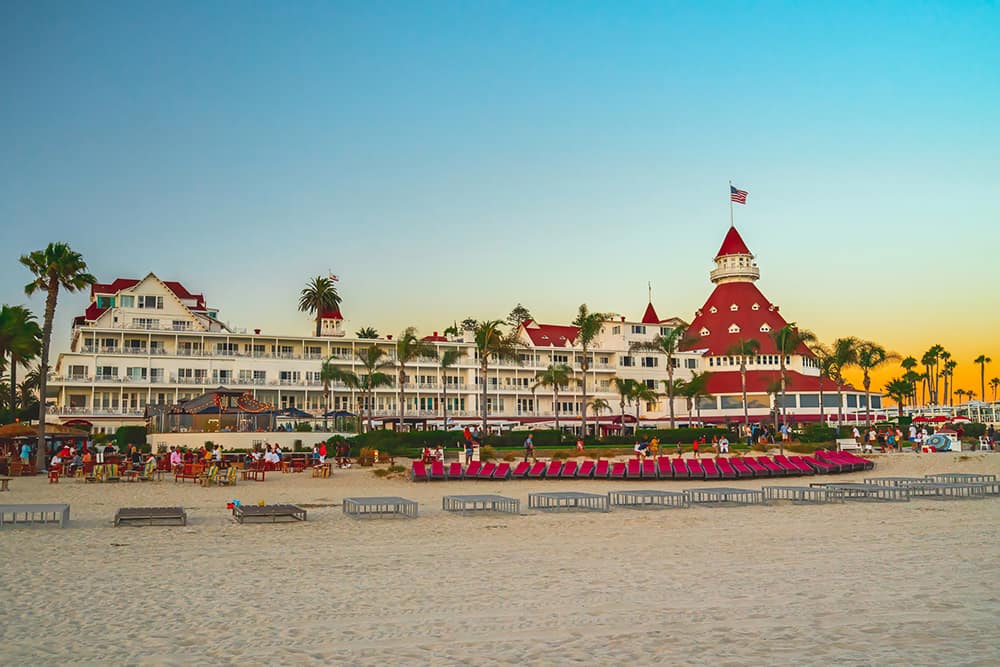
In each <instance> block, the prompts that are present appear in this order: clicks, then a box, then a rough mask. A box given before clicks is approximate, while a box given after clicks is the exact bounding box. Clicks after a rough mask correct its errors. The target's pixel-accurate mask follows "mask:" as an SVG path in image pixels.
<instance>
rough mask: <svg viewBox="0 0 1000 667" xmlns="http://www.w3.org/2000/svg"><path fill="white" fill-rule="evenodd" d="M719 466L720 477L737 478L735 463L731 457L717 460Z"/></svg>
mask: <svg viewBox="0 0 1000 667" xmlns="http://www.w3.org/2000/svg"><path fill="white" fill-rule="evenodd" d="M716 463H717V465H718V466H719V477H721V478H722V479H736V477H737V473H736V470H734V469H733V463H732V461H730V460H729V459H719V460H718V461H717V462H716Z"/></svg>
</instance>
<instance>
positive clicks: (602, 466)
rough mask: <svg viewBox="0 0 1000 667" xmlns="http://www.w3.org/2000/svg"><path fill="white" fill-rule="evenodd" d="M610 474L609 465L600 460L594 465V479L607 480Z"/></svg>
mask: <svg viewBox="0 0 1000 667" xmlns="http://www.w3.org/2000/svg"><path fill="white" fill-rule="evenodd" d="M610 474H611V463H610V462H608V461H606V460H604V459H600V460H599V461H598V462H597V463H596V464H594V477H599V478H601V479H607V477H608V475H610Z"/></svg>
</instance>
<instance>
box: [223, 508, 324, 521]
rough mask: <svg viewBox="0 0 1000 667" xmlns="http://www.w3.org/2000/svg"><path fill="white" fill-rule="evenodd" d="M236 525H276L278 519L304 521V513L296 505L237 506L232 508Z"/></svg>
mask: <svg viewBox="0 0 1000 667" xmlns="http://www.w3.org/2000/svg"><path fill="white" fill-rule="evenodd" d="M233 518H234V519H236V521H237V522H238V523H245V522H250V523H278V520H279V519H282V520H285V519H288V520H289V521H293V522H294V521H305V520H306V511H305V510H304V509H302V508H301V507H299V506H298V505H239V506H237V507H234V508H233Z"/></svg>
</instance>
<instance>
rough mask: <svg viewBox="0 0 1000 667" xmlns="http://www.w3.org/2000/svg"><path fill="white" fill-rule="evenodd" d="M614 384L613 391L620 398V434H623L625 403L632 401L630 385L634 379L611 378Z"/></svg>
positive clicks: (633, 382)
mask: <svg viewBox="0 0 1000 667" xmlns="http://www.w3.org/2000/svg"><path fill="white" fill-rule="evenodd" d="M612 379H613V381H614V384H615V391H617V392H618V396H619V398H620V399H621V400H620V401H619V405H620V406H621V419H622V421H621V430H622V433H621V434H622V435H623V436H624V435H625V404H626V403H631V402H632V394H633V393H634V392H633V390H632V385H634V384H635V380H631V379H622V378H619V377H616V378H612Z"/></svg>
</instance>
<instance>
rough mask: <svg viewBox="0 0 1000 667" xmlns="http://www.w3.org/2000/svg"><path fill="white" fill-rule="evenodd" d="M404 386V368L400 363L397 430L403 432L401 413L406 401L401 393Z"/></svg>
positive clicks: (403, 410)
mask: <svg viewBox="0 0 1000 667" xmlns="http://www.w3.org/2000/svg"><path fill="white" fill-rule="evenodd" d="M405 386H406V369H405V368H404V367H403V365H402V364H400V366H399V432H400V433H402V432H403V430H404V429H403V413H404V412H405V411H406V403H405V402H404V401H403V393H404V391H405Z"/></svg>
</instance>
